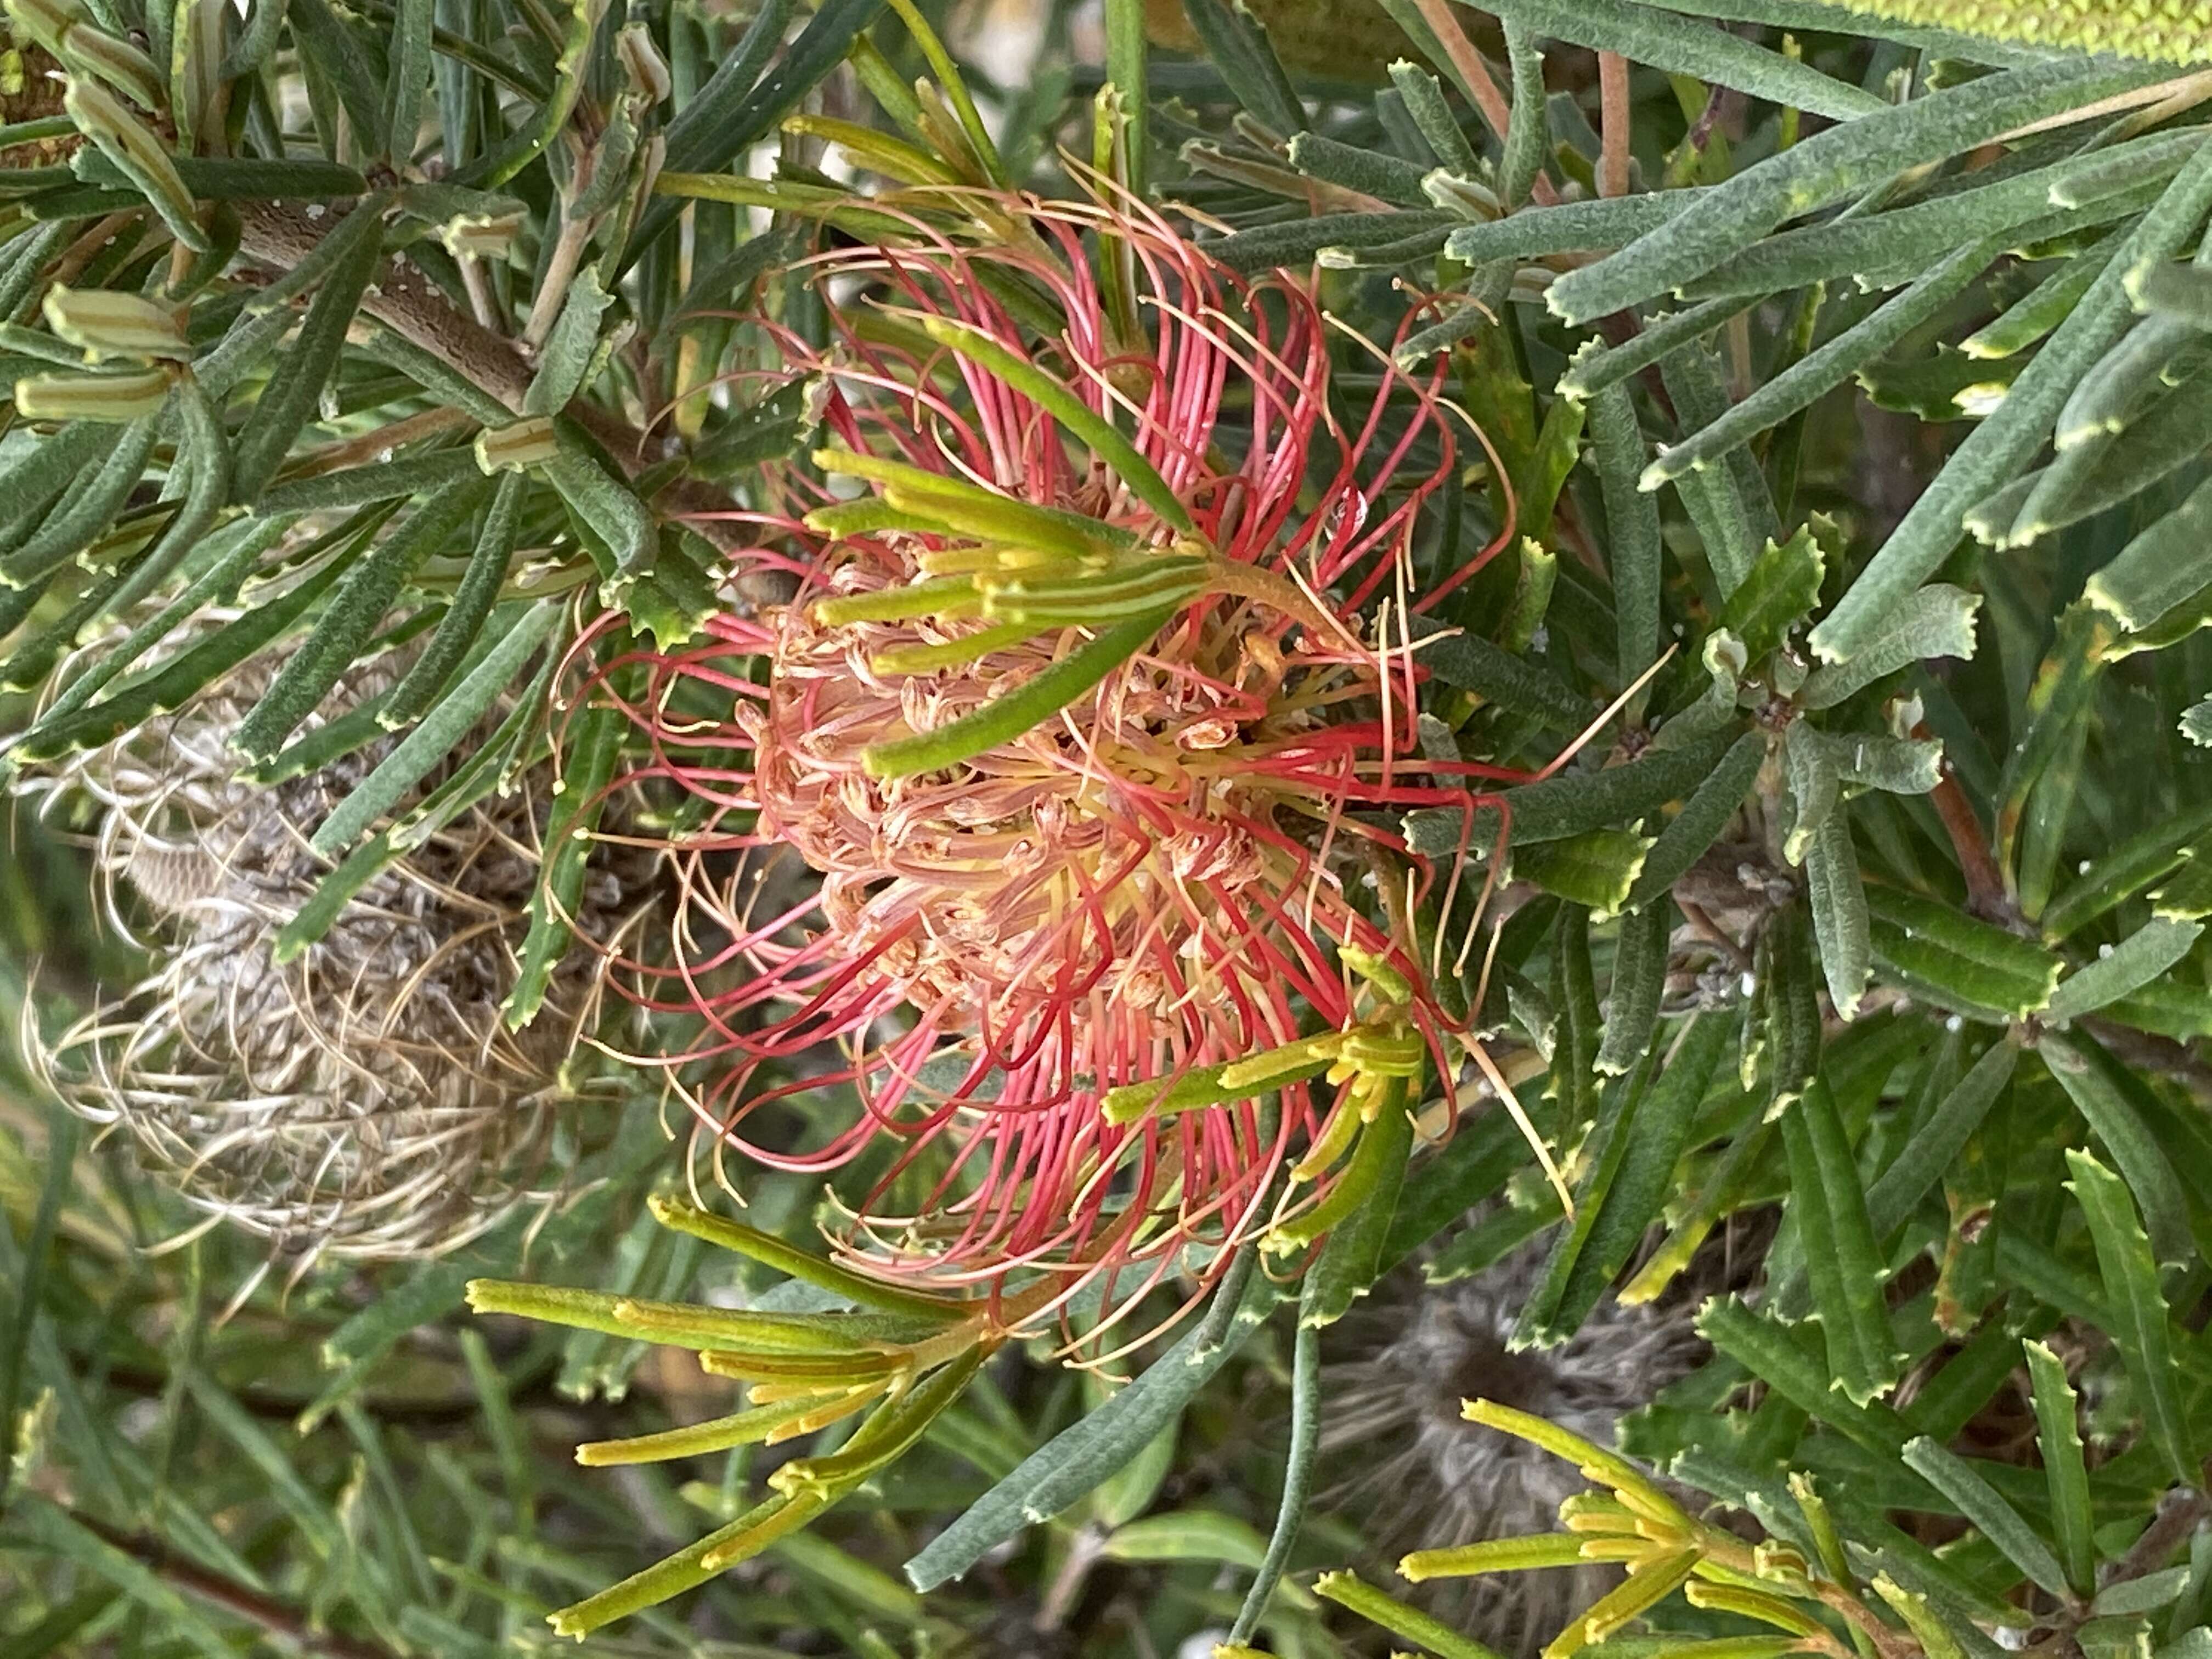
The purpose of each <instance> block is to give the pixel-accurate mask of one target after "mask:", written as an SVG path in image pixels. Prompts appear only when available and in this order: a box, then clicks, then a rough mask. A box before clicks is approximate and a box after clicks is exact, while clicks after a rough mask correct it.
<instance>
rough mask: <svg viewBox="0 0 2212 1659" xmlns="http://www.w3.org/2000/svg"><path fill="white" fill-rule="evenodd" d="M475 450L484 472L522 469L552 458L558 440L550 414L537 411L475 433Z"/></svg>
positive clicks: (544, 462) (558, 452) (541, 464)
mask: <svg viewBox="0 0 2212 1659" xmlns="http://www.w3.org/2000/svg"><path fill="white" fill-rule="evenodd" d="M476 452H477V465H478V466H480V467H482V468H483V470H484V471H485V472H486V473H487V474H489V473H493V472H522V471H527V470H528V469H530V468H531V467H533V466H544V465H545V464H546V463H547V462H549V461H551V460H554V459H556V458H557V457H558V456H559V455H560V453H561V440H560V438H559V436H558V435H556V433H555V432H554V430H553V421H552V417H551V416H544V415H538V416H531V417H530V418H529V419H527V420H521V421H516V422H512V423H511V424H509V425H507V426H502V427H499V428H490V429H487V430H485V431H483V432H479V433H477V442H476Z"/></svg>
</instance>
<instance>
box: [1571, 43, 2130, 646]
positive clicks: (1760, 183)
mask: <svg viewBox="0 0 2212 1659" xmlns="http://www.w3.org/2000/svg"><path fill="white" fill-rule="evenodd" d="M2152 73H2153V72H2152V71H2149V70H2143V69H2140V68H2112V69H2106V70H2101V71H2086V72H2085V70H2083V69H2082V67H2081V64H2078V63H2072V62H2069V63H2065V64H2045V65H2039V66H2037V67H2035V68H2033V69H2022V70H2007V71H2005V72H2003V73H2002V74H1997V75H1991V76H1984V77H1983V78H1981V79H1979V80H1976V81H1970V82H1966V84H1965V85H1963V86H1960V87H1955V88H1946V89H1945V90H1943V91H1942V92H1940V93H1935V94H1929V96H1927V97H1924V98H1918V99H1915V100H1912V101H1911V102H1909V103H1905V104H1899V105H1895V106H1891V107H1889V108H1887V109H1884V110H1882V111H1881V112H1878V113H1872V114H1868V115H1864V116H1862V117H1860V118H1857V119H1856V120H1850V121H1846V122H1844V123H1842V124H1840V125H1836V126H1833V127H1831V128H1829V129H1828V130H1827V131H1824V132H1820V133H1816V134H1814V136H1813V137H1810V138H1808V139H1806V140H1804V141H1803V142H1802V143H1798V144H1796V145H1795V146H1793V147H1792V148H1790V149H1785V150H1783V151H1782V152H1780V153H1779V154H1778V155H1773V156H1771V157H1769V158H1768V159H1767V160H1766V161H1761V162H1759V164H1758V165H1756V166H1754V167H1750V168H1748V169H1747V170H1746V171H1745V172H1743V173H1740V174H1738V175H1737V176H1736V177H1735V178H1734V179H1730V180H1729V182H1728V183H1727V184H1726V185H1721V186H1719V187H1718V188H1717V189H1715V190H1713V191H1709V192H1708V193H1707V194H1706V195H1705V197H1703V198H1701V199H1700V200H1699V202H1698V203H1697V204H1695V205H1694V206H1692V207H1691V208H1690V209H1689V210H1687V211H1686V212H1685V213H1683V214H1682V215H1681V216H1680V217H1679V218H1677V219H1675V220H1674V222H1673V223H1672V224H1670V225H1669V226H1668V227H1667V228H1666V229H1665V230H1664V231H1663V232H1655V233H1653V234H1651V235H1650V236H1649V237H1647V238H1646V239H1644V240H1643V241H1641V242H1639V243H1638V244H1637V245H1635V246H1632V247H1630V248H1627V249H1625V250H1624V251H1622V252H1619V253H1616V254H1614V255H1613V256H1612V257H1611V258H1606V259H1601V260H1600V261H1599V262H1598V263H1597V264H1593V265H1587V266H1584V267H1583V269H1581V270H1576V271H1571V272H1570V273H1568V274H1567V275H1566V276H1562V277H1561V278H1559V281H1558V282H1557V283H1553V286H1552V289H1551V291H1550V294H1549V295H1548V296H1547V303H1548V304H1549V305H1550V307H1551V308H1552V310H1553V312H1554V313H1556V314H1557V315H1559V317H1560V318H1562V319H1565V321H1567V322H1570V323H1588V322H1590V321H1593V320H1595V319H1597V318H1600V317H1603V316H1607V315H1609V314H1610V313H1613V312H1616V311H1623V310H1626V309H1627V308H1628V307H1631V306H1634V305H1638V304H1641V303H1642V302H1644V301H1646V300H1650V299H1652V298H1654V297H1655V296H1656V295H1661V294H1663V293H1666V292H1668V290H1670V289H1678V288H1680V287H1682V286H1684V285H1685V284H1686V283H1690V282H1692V281H1693V280H1694V279H1695V278H1697V277H1699V276H1703V275H1704V274H1705V272H1706V271H1708V270H1711V269H1712V268H1713V267H1714V266H1715V265H1717V264H1719V263H1720V262H1721V261H1722V260H1723V259H1724V258H1727V257H1728V256H1729V254H1731V253H1734V252H1736V251H1737V250H1738V249H1740V248H1741V247H1743V246H1747V244H1749V243H1750V242H1752V241H1753V240H1756V239H1757V238H1759V237H1760V236H1762V235H1764V234H1765V233H1766V232H1768V231H1769V230H1771V229H1772V228H1774V227H1775V226H1777V225H1778V224H1780V223H1782V222H1783V221H1784V220H1785V219H1788V218H1790V217H1793V216H1796V215H1799V214H1803V213H1808V212H1810V211H1812V210H1814V209H1815V208H1819V207H1821V206H1824V205H1826V204H1828V203H1830V202H1832V201H1835V200H1838V198H1839V197H1844V196H1846V195H1849V194H1850V193H1851V192H1852V191H1854V190H1858V189H1863V188H1865V186H1866V185H1869V184H1871V183H1873V182H1875V181H1876V180H1877V179H1885V178H1888V177H1890V176H1892V175H1893V174H1895V173H1897V172H1898V171H1899V169H1900V168H1904V167H1914V166H1918V165H1920V164H1922V163H1924V162H1929V161H1942V159H1944V158H1945V157H1947V156H1951V155H1958V154H1960V152H1961V151H1964V150H1966V149H1972V147H1973V146H1975V145H1977V144H1980V143H1987V142H1988V141H1989V140H1990V139H1992V138H1994V137H1996V136H1997V135H1998V134H2000V133H2002V132H2007V131H2011V130H2012V129H2014V128H2015V127H2019V126H2024V125H2027V124H2029V123H2031V122H2033V121H2037V120H2041V119H2044V118H2047V117H2050V116H2053V115H2058V114H2062V113H2063V112H2065V111H2067V110H2068V109H2070V108H2077V107H2079V106H2081V105H2082V104H2084V103H2086V102H2089V101H2093V100H2096V99H2098V98H2101V97H2106V96H2108V95H2110V94H2115V93H2120V92H2125V91H2130V90H2131V89H2133V88H2136V87H2139V86H2142V85H2144V84H2146V83H2147V82H2148V79H2149V78H2150V76H2151V75H2152ZM1839 654H1841V653H1839Z"/></svg>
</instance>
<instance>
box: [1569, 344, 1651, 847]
mask: <svg viewBox="0 0 2212 1659" xmlns="http://www.w3.org/2000/svg"><path fill="white" fill-rule="evenodd" d="M1563 384H1564V383H1563ZM1563 395H1564V394H1563ZM1589 427H1590V439H1591V447H1592V452H1593V457H1594V459H1595V464H1596V470H1597V475H1598V483H1599V485H1600V487H1601V490H1602V492H1603V498H1604V501H1605V523H1606V548H1607V572H1608V574H1610V575H1611V576H1612V578H1613V619H1614V636H1615V641H1616V647H1617V654H1618V665H1617V671H1618V673H1619V675H1620V683H1621V684H1623V685H1629V684H1633V683H1634V682H1635V680H1636V678H1637V676H1638V675H1639V674H1641V673H1643V672H1644V670H1645V669H1647V668H1649V667H1650V666H1651V665H1652V664H1653V663H1655V662H1656V661H1657V660H1658V659H1659V647H1660V644H1661V641H1660V625H1661V624H1660V613H1659V597H1660V591H1661V586H1662V581H1663V580H1664V578H1663V575H1662V548H1661V544H1660V539H1659V506H1658V503H1657V502H1656V501H1651V500H1650V499H1649V498H1648V497H1647V496H1645V495H1644V493H1643V492H1642V491H1641V490H1639V489H1638V488H1637V486H1636V480H1637V477H1638V475H1639V474H1640V473H1641V472H1642V471H1643V470H1644V459H1645V453H1646V452H1645V448H1644V435H1643V432H1642V430H1641V429H1640V428H1638V424H1637V419H1636V401H1635V399H1634V398H1632V396H1631V395H1630V394H1629V391H1628V388H1627V387H1626V386H1609V387H1607V388H1606V389H1605V390H1603V391H1601V392H1597V393H1596V394H1595V396H1594V397H1593V398H1591V401H1590V411H1589ZM1678 873H1679V872H1678ZM1670 879H1671V878H1670Z"/></svg>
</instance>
